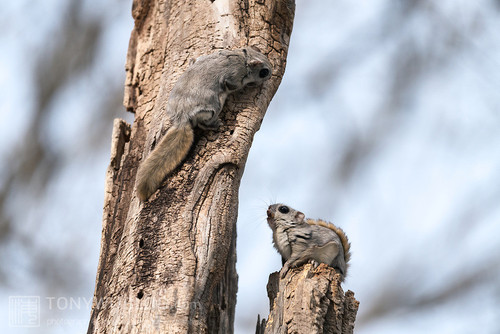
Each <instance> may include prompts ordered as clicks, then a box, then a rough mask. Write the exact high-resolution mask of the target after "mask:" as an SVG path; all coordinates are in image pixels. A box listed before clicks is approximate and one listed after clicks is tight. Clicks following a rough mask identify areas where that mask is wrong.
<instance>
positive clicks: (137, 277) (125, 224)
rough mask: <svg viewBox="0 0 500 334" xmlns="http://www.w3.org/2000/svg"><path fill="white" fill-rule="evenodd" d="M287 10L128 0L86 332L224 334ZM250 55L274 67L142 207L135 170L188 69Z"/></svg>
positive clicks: (286, 32) (289, 2)
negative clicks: (247, 173) (244, 187)
mask: <svg viewBox="0 0 500 334" xmlns="http://www.w3.org/2000/svg"><path fill="white" fill-rule="evenodd" d="M294 10H295V4H294V1H293V0H279V1H276V0H244V1H237V0H215V1H210V0H203V1H199V0H196V1H195V0H191V1H167V0H134V2H133V6H132V16H133V17H134V21H135V26H134V29H133V31H132V34H131V38H130V44H129V51H128V54H127V62H126V73H127V78H126V82H125V97H124V105H125V107H126V108H127V110H129V111H131V112H133V113H135V117H136V118H135V121H134V123H133V124H132V125H131V126H130V125H128V124H126V123H125V122H124V121H122V120H116V121H115V124H114V131H113V139H112V148H111V163H110V165H109V167H108V170H107V175H106V189H105V201H104V213H103V229H102V239H101V252H100V259H99V265H98V270H97V278H96V286H95V293H94V302H93V305H92V312H91V318H90V323H89V328H88V333H117V332H121V333H188V332H189V333H231V332H232V331H233V322H234V310H235V301H236V291H237V274H236V270H235V262H236V253H235V249H236V228H235V223H236V217H237V206H238V188H239V184H240V179H241V176H242V173H243V169H244V166H245V162H246V158H247V155H248V151H249V149H250V146H251V143H252V139H253V136H254V134H255V132H256V131H257V130H258V129H259V127H260V124H261V122H262V119H263V117H264V114H265V111H266V109H267V106H268V104H269V102H270V101H271V98H272V97H273V95H274V94H275V92H276V90H277V88H278V86H279V84H280V82H281V79H282V77H283V73H284V70H285V64H286V55H287V51H288V43H289V40H290V34H291V30H292V23H293V16H294ZM246 45H256V46H257V47H259V49H260V50H261V51H262V52H263V53H264V54H266V55H267V56H268V58H269V60H270V62H271V64H272V65H273V76H272V78H271V80H269V81H268V82H266V83H265V84H264V86H263V87H262V88H249V89H245V90H244V91H242V92H240V93H236V94H233V95H232V96H230V97H229V98H228V100H227V102H226V106H225V107H224V109H223V112H222V115H221V118H222V122H223V125H222V126H221V128H220V129H219V130H218V131H216V132H212V131H211V132H203V131H198V130H197V131H196V132H195V137H196V139H195V143H194V145H193V148H192V149H191V152H190V154H189V155H188V158H187V159H186V161H185V162H184V163H183V164H182V165H181V166H180V168H178V169H177V170H176V171H174V173H172V174H171V175H170V176H168V177H167V179H166V180H165V182H164V183H163V186H162V187H161V188H160V191H159V192H157V193H156V194H155V195H153V196H152V197H151V198H150V199H149V201H148V202H146V203H145V204H142V203H141V202H140V201H139V200H138V198H137V197H136V193H135V187H134V186H135V176H136V172H137V167H138V165H139V163H140V162H141V160H143V159H144V158H145V157H146V156H147V155H148V154H149V153H150V152H151V150H152V149H153V148H154V145H155V143H157V142H158V140H159V138H160V137H161V135H162V134H164V133H165V131H166V130H167V129H168V127H169V126H170V124H169V119H168V117H167V116H166V113H165V104H166V100H167V97H168V93H169V92H170V90H171V88H172V86H173V84H174V83H175V81H176V79H177V78H178V77H179V75H180V74H182V73H183V71H184V70H185V69H186V67H187V66H188V63H189V60H190V59H191V58H196V57H198V56H200V55H202V54H208V53H211V52H214V51H215V49H223V48H229V49H233V48H238V47H242V46H246Z"/></svg>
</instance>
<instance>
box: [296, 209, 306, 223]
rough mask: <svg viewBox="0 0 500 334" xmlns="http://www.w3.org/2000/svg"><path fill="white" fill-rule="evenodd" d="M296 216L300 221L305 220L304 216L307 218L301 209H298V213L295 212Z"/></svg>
mask: <svg viewBox="0 0 500 334" xmlns="http://www.w3.org/2000/svg"><path fill="white" fill-rule="evenodd" d="M295 218H296V219H297V220H298V221H300V222H303V221H304V218H306V215H305V214H303V213H302V212H300V211H297V213H296V214H295Z"/></svg>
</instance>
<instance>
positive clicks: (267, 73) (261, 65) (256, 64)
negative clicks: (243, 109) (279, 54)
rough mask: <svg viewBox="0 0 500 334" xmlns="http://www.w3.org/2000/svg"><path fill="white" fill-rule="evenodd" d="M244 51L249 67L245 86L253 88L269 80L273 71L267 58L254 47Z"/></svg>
mask: <svg viewBox="0 0 500 334" xmlns="http://www.w3.org/2000/svg"><path fill="white" fill-rule="evenodd" d="M242 51H243V53H244V54H245V58H246V64H247V67H248V76H247V77H246V78H245V81H246V82H244V84H245V85H246V86H250V87H253V86H257V85H260V84H262V83H263V82H264V81H266V80H269V79H270V78H271V75H272V71H273V70H272V66H271V63H270V62H269V60H268V59H267V57H266V56H265V55H263V54H262V53H261V52H260V51H259V49H257V48H256V47H253V46H252V47H248V48H243V49H242Z"/></svg>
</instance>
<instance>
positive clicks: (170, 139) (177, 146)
mask: <svg viewBox="0 0 500 334" xmlns="http://www.w3.org/2000/svg"><path fill="white" fill-rule="evenodd" d="M193 140H194V133H193V128H192V126H191V123H189V122H186V123H184V124H180V125H178V126H173V127H171V128H170V129H168V131H167V133H165V136H163V138H162V139H161V140H160V143H159V144H158V146H156V148H155V149H154V150H153V152H151V153H150V154H149V156H148V157H147V158H146V160H145V161H144V162H143V163H142V164H141V165H140V166H139V170H138V171H137V196H138V197H139V199H140V200H141V201H143V202H144V201H146V200H147V199H148V198H149V197H150V196H151V195H152V194H153V193H154V192H155V191H156V189H158V188H159V187H160V184H161V182H162V181H163V179H164V178H165V177H166V176H167V175H168V174H169V173H171V172H172V171H173V170H174V169H175V168H176V167H177V166H179V165H180V163H181V162H182V160H184V158H185V157H186V156H187V154H188V153H189V149H190V148H191V145H193Z"/></svg>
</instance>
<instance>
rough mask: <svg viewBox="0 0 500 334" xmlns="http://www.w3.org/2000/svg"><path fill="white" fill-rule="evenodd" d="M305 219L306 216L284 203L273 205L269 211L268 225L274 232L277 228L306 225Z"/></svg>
mask: <svg viewBox="0 0 500 334" xmlns="http://www.w3.org/2000/svg"><path fill="white" fill-rule="evenodd" d="M304 219H305V215H304V214H303V213H302V212H300V211H297V210H295V209H292V208H291V207H289V206H287V205H285V204H282V203H277V204H272V205H270V206H269V208H268V209H267V223H268V224H269V227H271V229H272V230H273V231H274V230H276V227H277V226H282V227H284V228H289V227H293V226H297V225H301V224H304V223H305V220H304Z"/></svg>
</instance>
